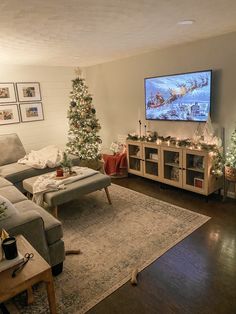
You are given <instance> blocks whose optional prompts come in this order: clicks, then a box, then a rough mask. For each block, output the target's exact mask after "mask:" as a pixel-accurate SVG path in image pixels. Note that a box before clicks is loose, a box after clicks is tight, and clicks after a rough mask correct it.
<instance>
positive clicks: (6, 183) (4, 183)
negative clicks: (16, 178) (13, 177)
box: [0, 177, 12, 188]
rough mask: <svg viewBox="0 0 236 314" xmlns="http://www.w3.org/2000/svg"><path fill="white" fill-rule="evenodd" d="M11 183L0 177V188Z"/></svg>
mask: <svg viewBox="0 0 236 314" xmlns="http://www.w3.org/2000/svg"><path fill="white" fill-rule="evenodd" d="M10 185H12V183H11V182H10V181H8V180H6V179H4V178H1V177H0V188H3V187H4V186H10Z"/></svg>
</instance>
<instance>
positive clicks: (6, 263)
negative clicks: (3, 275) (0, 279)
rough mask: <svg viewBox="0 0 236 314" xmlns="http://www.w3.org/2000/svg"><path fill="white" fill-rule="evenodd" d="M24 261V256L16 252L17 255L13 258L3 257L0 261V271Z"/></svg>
mask: <svg viewBox="0 0 236 314" xmlns="http://www.w3.org/2000/svg"><path fill="white" fill-rule="evenodd" d="M23 261H24V256H23V255H22V254H21V253H19V252H18V256H17V257H16V258H13V259H5V258H3V259H2V260H1V261H0V272H2V271H4V270H6V269H8V268H11V267H13V266H16V265H18V264H20V263H21V262H23Z"/></svg>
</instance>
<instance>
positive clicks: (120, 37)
mask: <svg viewBox="0 0 236 314" xmlns="http://www.w3.org/2000/svg"><path fill="white" fill-rule="evenodd" d="M0 12H1V18H0V30H1V31H0V63H8V64H37V65H61V66H64V65H66V66H88V65H93V64H97V63H102V62H106V61H111V60H115V59H119V58H123V57H128V56H132V55H136V54H139V53H143V52H147V51H151V50H153V49H160V48H164V47H168V46H171V45H176V44H180V43H184V42H189V41H195V40H198V39H201V38H207V37H211V36H216V35H220V34H223V33H228V32H233V31H236V18H235V17H236V1H235V0H0ZM185 19H193V20H195V21H196V23H194V24H193V25H190V26H186V25H185V26H183V25H177V22H178V21H180V20H185Z"/></svg>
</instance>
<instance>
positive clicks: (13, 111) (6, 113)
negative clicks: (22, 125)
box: [0, 105, 20, 125]
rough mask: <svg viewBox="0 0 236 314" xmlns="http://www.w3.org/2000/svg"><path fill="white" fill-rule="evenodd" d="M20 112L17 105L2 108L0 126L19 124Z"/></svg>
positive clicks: (0, 108)
mask: <svg viewBox="0 0 236 314" xmlns="http://www.w3.org/2000/svg"><path fill="white" fill-rule="evenodd" d="M19 122H20V118H19V112H18V106H17V105H1V106H0V125H4V124H13V123H19Z"/></svg>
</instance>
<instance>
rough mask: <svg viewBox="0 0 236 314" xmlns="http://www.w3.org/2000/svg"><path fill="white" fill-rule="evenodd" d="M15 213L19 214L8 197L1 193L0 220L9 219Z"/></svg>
mask: <svg viewBox="0 0 236 314" xmlns="http://www.w3.org/2000/svg"><path fill="white" fill-rule="evenodd" d="M15 214H18V210H17V209H16V208H15V206H14V205H13V204H12V203H11V202H10V201H9V200H8V199H7V198H5V197H4V196H2V195H0V220H4V219H7V218H9V217H11V216H12V215H15Z"/></svg>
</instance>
